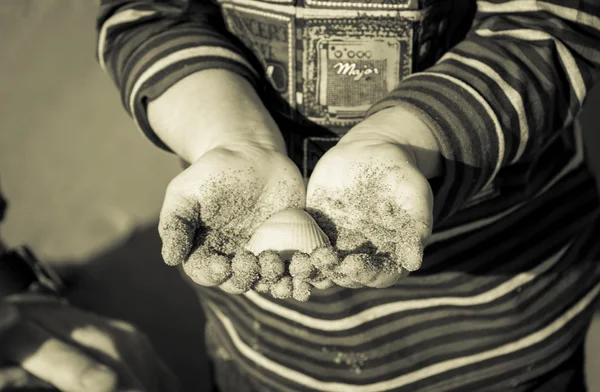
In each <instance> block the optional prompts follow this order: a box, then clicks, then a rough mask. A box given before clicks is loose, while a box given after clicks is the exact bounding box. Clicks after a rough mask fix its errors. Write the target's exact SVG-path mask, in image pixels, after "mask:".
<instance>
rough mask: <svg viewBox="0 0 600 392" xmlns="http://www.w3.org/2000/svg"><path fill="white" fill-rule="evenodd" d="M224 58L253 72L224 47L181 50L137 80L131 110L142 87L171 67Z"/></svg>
mask: <svg viewBox="0 0 600 392" xmlns="http://www.w3.org/2000/svg"><path fill="white" fill-rule="evenodd" d="M213 56H216V57H222V58H226V59H229V60H233V61H236V62H239V63H240V64H243V65H245V66H246V67H247V68H248V69H249V70H252V69H253V68H252V66H251V65H250V64H249V63H248V62H247V61H246V59H244V58H243V57H242V56H240V55H239V54H237V53H235V52H232V51H231V50H227V49H224V48H222V47H192V48H187V49H183V50H180V51H178V52H175V53H171V54H170V55H168V56H166V57H164V58H162V59H160V60H158V61H156V62H155V63H154V64H152V65H150V66H149V67H148V68H147V69H146V70H145V71H144V72H143V73H142V74H141V75H140V76H139V77H138V78H137V80H136V82H135V84H134V86H133V88H132V89H131V95H130V96H129V108H130V110H131V112H133V109H134V104H135V99H136V97H137V94H138V92H139V90H140V87H141V86H142V85H143V84H144V83H145V82H146V81H147V80H148V79H149V78H151V77H152V76H153V75H154V74H156V73H158V72H160V71H161V70H163V69H164V68H166V67H169V66H171V65H173V64H176V63H178V62H181V61H184V60H188V59H190V58H198V59H199V60H200V59H201V58H202V57H213Z"/></svg>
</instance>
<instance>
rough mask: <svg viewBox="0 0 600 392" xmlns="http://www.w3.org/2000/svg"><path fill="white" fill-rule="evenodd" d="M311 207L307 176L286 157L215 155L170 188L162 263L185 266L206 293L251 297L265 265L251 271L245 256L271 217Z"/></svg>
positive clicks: (259, 151) (252, 149)
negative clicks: (216, 289)
mask: <svg viewBox="0 0 600 392" xmlns="http://www.w3.org/2000/svg"><path fill="white" fill-rule="evenodd" d="M304 203H305V188H304V182H303V180H302V176H301V174H300V171H299V170H298V168H297V166H296V165H295V164H294V163H293V162H292V161H291V160H290V159H289V158H288V157H287V156H286V155H284V154H282V153H280V152H277V151H273V150H271V149H267V148H262V147H257V146H236V147H235V148H216V149H213V150H211V151H209V152H207V153H206V154H204V155H203V156H202V157H201V158H200V159H198V160H197V161H196V162H194V163H193V164H192V165H191V166H190V167H188V168H187V169H186V170H185V171H183V172H182V173H181V174H179V175H178V176H177V177H175V179H173V181H172V182H171V183H170V184H169V186H168V188H167V191H166V195H165V200H164V203H163V207H162V210H161V214H160V222H159V234H160V236H161V239H162V241H163V247H162V255H163V258H164V260H165V262H166V263H167V264H169V265H178V264H180V263H183V267H184V271H185V273H186V274H187V275H188V276H189V277H190V278H191V279H192V280H193V281H194V282H195V283H197V284H199V285H202V286H207V287H211V286H217V285H219V286H220V287H221V288H222V289H223V290H225V291H227V292H229V293H234V294H241V293H244V292H246V291H248V290H249V289H250V288H252V286H253V284H254V283H255V281H256V280H257V278H258V274H259V270H260V265H259V264H258V260H256V258H254V259H252V260H250V264H251V265H250V267H248V265H249V264H248V260H247V259H248V257H249V255H248V254H247V253H243V252H238V251H239V250H240V249H242V248H243V246H244V245H245V244H246V243H247V242H248V240H249V239H250V237H251V236H252V234H253V233H254V231H255V230H256V229H257V228H258V227H259V226H260V225H261V224H262V223H263V222H264V221H265V220H266V219H267V218H268V217H269V216H270V215H272V214H273V213H275V212H277V211H280V210H282V209H285V208H303V207H304ZM238 253H239V254H238Z"/></svg>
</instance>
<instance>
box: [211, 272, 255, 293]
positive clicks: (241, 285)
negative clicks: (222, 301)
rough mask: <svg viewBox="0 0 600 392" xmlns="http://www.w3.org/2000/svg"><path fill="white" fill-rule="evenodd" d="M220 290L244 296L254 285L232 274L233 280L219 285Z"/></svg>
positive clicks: (230, 279)
mask: <svg viewBox="0 0 600 392" xmlns="http://www.w3.org/2000/svg"><path fill="white" fill-rule="evenodd" d="M219 288H220V289H221V290H223V291H225V292H226V293H229V294H244V293H245V292H247V291H249V290H250V289H251V288H252V284H249V282H248V281H247V280H246V279H244V278H243V277H239V276H237V275H236V274H232V275H231V278H229V279H227V280H226V281H225V282H223V283H222V284H220V285H219Z"/></svg>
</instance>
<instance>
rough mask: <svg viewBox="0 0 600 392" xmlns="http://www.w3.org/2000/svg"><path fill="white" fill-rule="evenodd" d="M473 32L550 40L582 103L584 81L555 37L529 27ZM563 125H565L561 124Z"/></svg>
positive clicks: (566, 50) (564, 47)
mask: <svg viewBox="0 0 600 392" xmlns="http://www.w3.org/2000/svg"><path fill="white" fill-rule="evenodd" d="M475 34H477V35H480V36H482V37H501V36H505V37H512V38H518V39H520V40H523V41H545V40H551V41H552V42H554V45H556V49H557V51H558V56H559V58H560V61H561V62H562V63H563V68H564V70H565V73H566V74H567V76H568V78H569V82H570V83H569V84H570V86H571V87H572V88H573V90H575V94H576V95H577V100H578V101H579V105H582V104H583V101H584V99H585V96H586V94H587V88H586V86H585V82H584V81H583V78H582V77H581V72H580V70H579V67H578V66H577V63H576V62H575V59H574V58H573V55H572V54H571V51H570V50H569V49H567V47H566V46H565V45H564V44H563V43H562V42H561V41H560V40H559V39H558V38H557V37H554V36H552V35H550V34H548V33H546V32H543V31H539V30H531V29H519V30H502V31H492V30H489V29H481V30H475ZM563 126H566V124H565V125H563Z"/></svg>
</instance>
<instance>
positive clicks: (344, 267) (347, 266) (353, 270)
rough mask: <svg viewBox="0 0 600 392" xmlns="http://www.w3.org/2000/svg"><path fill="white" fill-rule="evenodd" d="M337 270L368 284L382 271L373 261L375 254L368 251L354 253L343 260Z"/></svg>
mask: <svg viewBox="0 0 600 392" xmlns="http://www.w3.org/2000/svg"><path fill="white" fill-rule="evenodd" d="M337 272H339V273H340V274H342V275H345V276H347V277H348V278H350V279H352V280H354V281H356V282H358V283H361V284H368V283H370V282H372V281H373V280H374V279H375V278H376V277H377V275H378V274H379V273H381V272H382V271H381V268H378V266H377V265H376V264H375V262H374V261H373V256H371V255H368V254H366V253H353V254H349V255H348V256H346V257H345V258H344V260H342V262H341V264H340V266H339V267H338V268H337Z"/></svg>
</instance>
